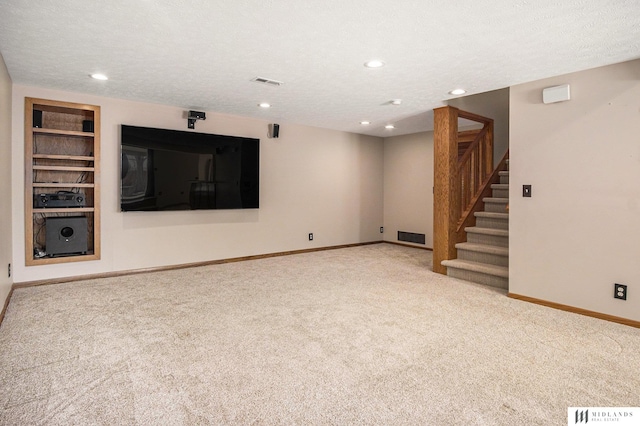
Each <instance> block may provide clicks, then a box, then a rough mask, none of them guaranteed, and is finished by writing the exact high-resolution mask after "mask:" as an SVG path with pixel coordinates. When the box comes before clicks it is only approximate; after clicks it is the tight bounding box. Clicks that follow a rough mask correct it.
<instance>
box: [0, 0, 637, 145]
mask: <svg viewBox="0 0 640 426" xmlns="http://www.w3.org/2000/svg"><path fill="white" fill-rule="evenodd" d="M0 53H1V54H2V56H3V57H4V60H5V62H6V64H7V68H8V69H9V73H10V75H11V78H12V80H13V82H14V83H16V84H24V85H34V86H42V87H50V88H56V89H62V90H68V91H74V92H84V93H92V94H98V95H104V96H108V97H116V98H124V99H133V100H140V101H146V102H153V103H161V104H167V105H175V106H178V107H183V108H185V109H197V110H203V111H210V112H223V113H228V114H236V115H241V116H248V117H257V118H264V119H267V120H270V121H274V122H280V123H282V122H285V123H286V122H292V123H299V124H305V125H311V126H318V127H325V128H331V129H338V130H344V131H351V132H357V133H364V134H370V135H376V136H388V135H399V134H407V133H414V132H418V131H423V130H426V129H428V128H430V127H431V126H432V122H431V121H432V118H431V117H432V114H431V113H430V111H431V110H432V109H433V108H435V107H438V106H441V105H443V101H444V100H446V99H448V98H451V97H452V96H451V95H449V94H448V92H449V91H450V90H451V89H454V88H457V87H463V88H465V89H467V90H468V92H469V94H474V93H481V92H485V91H489V90H494V89H500V88H503V87H507V86H510V85H514V84H518V83H523V82H527V81H532V80H536V79H540V78H545V77H550V76H554V75H559V74H564V73H568V72H573V71H579V70H584V69H588V68H594V67H597V66H602V65H608V64H612V63H617V62H623V61H626V60H631V59H636V58H640V0H564V1H558V0H491V1H488V0H456V1H450V2H444V1H431V0H367V1H362V0H322V1H318V0H315V1H314V0H308V1H301V0H235V1H229V0H191V1H189V0H127V1H124V0H109V1H101V2H94V1H87V0H56V1H47V0H39V1H37V0H30V1H25V0H2V1H1V2H0ZM374 58H376V59H381V60H383V61H385V62H386V66H385V67H383V68H380V69H368V68H365V67H364V66H363V64H364V62H365V61H367V60H369V59H374ZM94 72H102V73H105V74H107V75H108V76H109V81H106V82H99V81H96V80H93V79H91V78H89V77H88V75H89V74H91V73H94ZM256 76H260V77H266V78H271V79H275V80H280V81H283V82H284V85H282V86H280V87H272V86H268V85H263V84H259V83H254V82H251V79H252V78H254V77H256ZM391 99H402V100H403V102H402V104H401V105H399V106H394V105H390V104H389V101H390V100H391ZM260 102H270V103H271V104H272V105H273V107H272V108H270V109H266V110H265V109H262V108H259V107H258V106H257V104H258V103H260ZM361 120H370V121H371V122H372V124H371V125H370V126H368V127H363V126H361V125H360V124H359V122H360V121H361ZM388 123H396V126H397V128H396V129H395V130H391V131H390V130H385V129H384V125H385V124H388Z"/></svg>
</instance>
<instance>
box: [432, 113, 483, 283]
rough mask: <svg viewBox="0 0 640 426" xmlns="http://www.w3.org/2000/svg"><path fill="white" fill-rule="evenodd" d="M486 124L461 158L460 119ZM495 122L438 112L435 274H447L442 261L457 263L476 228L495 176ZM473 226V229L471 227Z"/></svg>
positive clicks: (435, 160)
mask: <svg viewBox="0 0 640 426" xmlns="http://www.w3.org/2000/svg"><path fill="white" fill-rule="evenodd" d="M459 118H464V119H467V120H471V121H475V122H477V123H480V124H482V129H481V130H480V131H479V132H478V134H477V135H476V137H475V138H474V140H473V142H472V143H471V144H469V146H468V147H467V149H466V151H465V152H464V154H463V155H462V156H458V135H459V132H458V119H459ZM494 172H495V170H494V168H493V119H491V118H487V117H483V116H481V115H478V114H474V113H471V112H468V111H462V110H460V109H458V108H455V107H452V106H445V107H441V108H436V109H435V110H434V189H433V192H434V197H433V199H434V231H433V271H434V272H438V273H441V274H446V272H447V268H446V267H444V266H442V265H441V263H440V262H441V261H443V260H449V259H455V258H456V256H457V253H456V252H457V250H456V248H455V245H456V243H459V242H462V241H465V240H466V233H465V232H464V228H465V227H466V226H473V225H474V224H475V215H474V213H475V212H476V211H478V210H479V206H482V205H483V203H482V198H484V197H482V196H481V194H482V193H483V192H484V191H485V190H486V189H487V188H488V187H489V188H490V179H491V177H492V176H494V174H495V173H494ZM470 224H471V225H470Z"/></svg>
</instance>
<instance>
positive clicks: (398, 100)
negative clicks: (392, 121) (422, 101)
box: [391, 99, 402, 105]
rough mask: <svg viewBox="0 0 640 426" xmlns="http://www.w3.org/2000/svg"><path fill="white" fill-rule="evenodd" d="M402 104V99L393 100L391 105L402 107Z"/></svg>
mask: <svg viewBox="0 0 640 426" xmlns="http://www.w3.org/2000/svg"><path fill="white" fill-rule="evenodd" d="M401 103H402V99H392V100H391V105H400V104H401Z"/></svg>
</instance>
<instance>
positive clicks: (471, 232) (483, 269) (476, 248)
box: [442, 160, 509, 289]
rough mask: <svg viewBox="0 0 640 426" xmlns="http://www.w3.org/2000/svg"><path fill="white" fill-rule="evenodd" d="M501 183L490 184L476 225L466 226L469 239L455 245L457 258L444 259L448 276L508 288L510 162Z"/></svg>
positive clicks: (477, 215)
mask: <svg viewBox="0 0 640 426" xmlns="http://www.w3.org/2000/svg"><path fill="white" fill-rule="evenodd" d="M506 164H507V167H506V170H503V171H500V172H499V173H498V174H499V176H500V183H497V184H493V185H491V190H492V196H491V197H489V198H484V199H483V201H484V211H479V212H476V213H475V217H476V226H473V227H467V228H465V229H464V230H465V232H466V233H467V242H464V243H458V244H456V245H455V247H456V249H457V252H458V258H457V259H453V260H443V261H442V265H443V266H446V267H447V275H448V276H450V277H453V278H458V279H462V280H466V281H473V282H476V283H479V284H485V285H489V286H493V287H499V288H504V289H508V287H509V211H508V209H507V206H508V204H509V162H508V160H507V163H506Z"/></svg>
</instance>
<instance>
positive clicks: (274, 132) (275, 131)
mask: <svg viewBox="0 0 640 426" xmlns="http://www.w3.org/2000/svg"><path fill="white" fill-rule="evenodd" d="M271 137H272V138H277V137H280V125H279V124H276V123H273V124H272V125H271Z"/></svg>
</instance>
